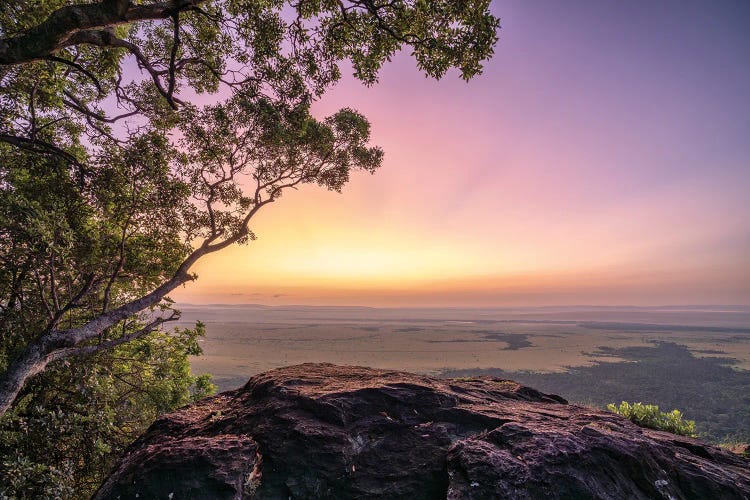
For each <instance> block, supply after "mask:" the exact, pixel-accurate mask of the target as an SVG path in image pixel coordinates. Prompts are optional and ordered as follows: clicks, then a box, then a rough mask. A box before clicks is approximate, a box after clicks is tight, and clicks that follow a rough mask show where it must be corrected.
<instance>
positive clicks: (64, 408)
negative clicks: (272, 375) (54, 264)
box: [0, 324, 214, 498]
mask: <svg viewBox="0 0 750 500" xmlns="http://www.w3.org/2000/svg"><path fill="white" fill-rule="evenodd" d="M203 335H204V330H203V325H201V324H198V326H197V327H196V328H195V329H183V330H178V331H175V332H172V333H170V334H167V333H164V332H159V333H152V334H150V335H148V336H146V337H143V338H140V339H137V340H135V341H133V342H131V343H127V344H123V345H121V346H119V347H117V348H115V349H113V350H111V351H105V352H103V353H100V354H97V355H95V356H91V357H88V358H86V359H83V360H76V361H73V362H72V363H70V364H69V365H68V366H58V367H55V368H53V369H50V370H47V371H46V372H45V373H44V374H43V375H42V376H40V377H37V378H35V379H34V380H33V382H32V383H30V384H28V385H27V386H26V388H24V392H23V394H22V395H21V396H20V398H19V400H18V402H17V404H16V405H15V406H14V408H13V410H12V411H11V412H9V413H7V414H6V415H5V416H4V418H2V419H0V457H3V458H2V459H0V478H2V479H0V497H3V495H5V496H7V497H11V498H14V497H18V498H89V497H90V496H91V494H92V493H93V492H94V491H95V489H96V488H97V487H98V485H99V483H100V482H101V481H102V479H103V478H104V477H105V476H106V474H107V473H108V471H109V470H110V469H111V467H112V466H113V465H114V464H115V463H116V461H117V459H118V457H119V456H120V455H121V454H122V452H123V451H124V449H125V447H127V446H128V445H129V444H130V443H131V442H132V441H133V440H134V439H135V438H136V437H137V436H138V435H140V434H141V433H142V432H143V431H144V430H145V429H146V428H147V427H148V426H149V425H150V424H151V422H152V421H153V420H154V419H155V418H156V417H157V416H158V415H159V414H161V413H164V412H166V411H170V410H173V409H176V408H178V407H180V406H183V405H185V404H187V403H189V402H191V401H194V400H196V399H200V398H202V397H205V396H206V395H209V394H211V393H212V392H213V390H214V387H213V385H212V384H211V382H210V379H209V377H208V376H205V375H203V376H198V377H195V376H192V375H191V374H190V364H189V360H188V356H193V355H199V354H200V352H201V349H200V346H199V344H198V340H199V338H200V337H201V336H203Z"/></svg>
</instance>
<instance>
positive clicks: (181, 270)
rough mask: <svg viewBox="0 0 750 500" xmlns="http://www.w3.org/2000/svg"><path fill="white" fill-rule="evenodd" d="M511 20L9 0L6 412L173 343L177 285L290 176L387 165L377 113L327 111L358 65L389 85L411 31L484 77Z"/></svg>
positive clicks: (269, 0)
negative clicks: (390, 67) (141, 348)
mask: <svg viewBox="0 0 750 500" xmlns="http://www.w3.org/2000/svg"><path fill="white" fill-rule="evenodd" d="M498 25H499V21H498V19H497V18H496V17H495V16H493V15H492V14H491V12H490V11H489V0H461V1H449V0H430V1H428V0H400V1H399V0H397V1H381V0H362V1H356V0H355V1H351V0H350V1H343V0H299V1H292V2H286V1H281V0H161V1H160V0H101V1H98V2H97V1H95V2H87V1H74V0H45V1H40V0H18V1H16V2H4V3H2V4H0V263H1V264H2V265H1V266H0V415H2V414H3V413H5V412H6V411H7V410H8V409H9V408H11V407H12V406H13V405H15V410H18V411H21V412H26V413H25V415H26V417H29V415H31V413H29V412H28V411H27V410H28V409H29V408H31V407H30V406H29V403H28V401H30V400H35V401H36V400H44V401H47V402H49V401H51V400H52V399H54V398H53V396H52V394H54V390H52V389H50V391H48V392H45V391H43V390H37V391H35V390H33V388H32V389H24V387H26V386H27V384H29V383H30V382H29V381H30V380H31V378H32V377H33V376H34V375H37V374H39V373H41V372H45V371H47V373H45V374H44V375H42V376H41V377H42V379H44V380H47V381H49V385H50V387H52V386H56V385H55V383H53V382H52V381H53V380H58V381H59V380H69V381H70V380H71V379H70V378H69V377H70V376H71V375H70V374H77V375H76V376H80V378H79V380H81V381H82V384H83V385H80V386H79V387H80V388H79V390H78V393H79V396H80V397H83V396H81V394H84V393H86V391H87V390H88V389H85V390H84V386H86V387H89V386H91V385H93V386H96V385H97V384H98V383H99V382H94V379H92V378H91V373H92V372H96V373H98V374H99V375H97V376H96V377H94V378H95V379H96V380H100V379H101V376H104V375H102V374H104V373H111V371H112V370H111V367H112V361H111V356H112V354H111V353H116V352H122V350H123V349H124V350H127V349H130V347H128V345H130V344H131V343H133V342H136V344H133V345H143V344H144V343H146V344H148V345H151V346H153V348H154V349H158V348H159V347H158V346H159V345H160V344H159V341H158V339H160V338H162V337H161V336H162V335H165V333H164V332H165V331H166V330H165V329H164V324H165V323H166V322H168V321H172V320H175V319H177V318H179V312H178V311H177V310H175V308H174V307H173V304H172V302H171V301H170V300H169V299H168V294H169V293H170V292H171V291H173V290H174V289H175V288H177V287H179V286H181V285H183V284H185V283H187V282H189V281H191V280H193V279H195V275H194V274H192V273H191V271H190V269H191V267H192V266H193V264H194V263H195V262H196V261H197V260H199V259H200V258H201V257H203V256H204V255H206V254H209V253H212V252H215V251H219V250H221V249H223V248H226V247H228V246H230V245H233V244H241V243H245V242H248V241H250V240H252V239H254V238H255V235H254V233H253V232H252V229H251V226H250V224H251V220H252V218H253V217H254V216H255V214H256V213H258V211H259V210H260V209H261V208H263V207H264V206H266V205H268V204H271V203H273V202H275V201H277V200H278V199H279V198H280V197H281V196H282V194H283V193H284V192H285V191H286V190H288V189H290V188H295V187H297V186H300V185H303V184H317V185H319V186H321V187H323V188H326V189H329V190H333V191H340V190H341V189H342V188H343V187H344V185H345V184H346V182H347V181H348V180H349V177H350V175H351V173H352V172H354V171H365V172H371V173H372V172H374V171H375V170H376V169H377V168H378V167H379V166H380V164H381V162H382V158H383V151H382V150H381V149H379V148H378V147H375V146H372V145H371V144H370V125H369V122H368V121H367V119H366V118H365V117H364V116H363V115H361V114H359V113H358V112H356V111H355V110H352V109H349V108H344V109H341V110H340V111H338V112H336V113H334V114H333V115H331V116H329V117H326V118H322V119H319V118H316V117H315V116H313V115H312V114H311V111H310V106H311V104H312V103H313V102H314V101H315V100H316V99H318V98H320V97H321V96H322V95H323V94H324V93H325V91H326V90H327V89H329V88H330V87H331V86H332V85H334V84H335V83H336V82H337V81H338V80H339V79H340V78H341V76H342V71H343V69H342V68H351V71H352V72H353V74H354V76H355V77H356V78H357V79H359V80H361V81H362V82H363V83H364V84H368V85H369V84H374V83H375V82H376V81H377V76H378V72H379V70H380V68H381V67H382V65H383V64H384V63H386V62H387V61H388V60H390V59H391V58H392V57H393V56H394V55H395V54H396V53H397V52H398V51H399V50H403V49H406V50H408V51H410V53H411V54H412V56H413V57H414V59H415V61H416V65H417V67H418V68H419V69H420V70H421V71H423V72H424V73H425V74H426V75H427V76H431V77H435V78H441V77H443V76H444V75H445V74H446V73H447V72H448V71H449V70H450V69H452V68H455V69H456V71H457V72H458V73H459V74H460V76H461V77H462V78H464V79H467V80H468V79H470V78H471V77H473V76H475V75H477V74H479V73H480V72H481V69H482V62H483V61H484V60H486V59H487V58H489V57H490V56H491V55H492V52H493V47H494V45H495V43H496V40H497V35H496V31H497V28H498ZM206 102H208V103H209V104H201V103H206ZM189 331H192V330H181V331H178V333H175V334H172V335H173V336H175V335H176V336H177V337H179V335H188V333H187V332H189ZM180 332H181V333H180ZM189 344H190V343H189V342H188V343H187V344H183V347H182V348H181V350H176V351H174V350H173V351H172V353H173V355H172V357H171V358H170V359H171V360H172V362H173V366H176V367H180V366H184V363H185V362H184V360H183V358H184V356H186V355H187V354H185V353H189V352H192V351H191V349H192V347H189ZM190 345H192V344H190ZM108 353H109V354H108ZM141 359H145V358H141ZM61 361H64V363H60V362H61ZM54 362H57V363H54ZM51 363H54V364H51ZM66 366H69V368H68V371H67V372H66ZM85 366H90V367H98V368H96V369H93V368H92V370H89V371H86V370H85V369H84V367H85ZM108 370H109V371H108ZM123 370H124V368H123V369H122V370H120V372H121V373H123ZM178 371H179V370H178ZM66 373H67V375H66ZM84 373H85V374H84ZM82 374H84V375H82ZM45 377H46V378H45ZM66 377H68V378H66ZM39 380H41V379H39ZM184 380H185V381H186V382H185V383H184V384H183V385H181V386H180V387H182V392H181V394H183V395H184V394H185V393H184V391H185V390H188V389H187V388H188V387H189V386H190V385H191V384H194V383H195V381H194V380H191V379H184ZM136 385H138V384H136ZM140 385H141V386H142V385H143V384H140ZM24 391H26V392H24ZM29 391H30V392H29ZM114 392H117V391H114ZM178 392H179V391H178ZM199 392H200V391H199ZM55 397H57V396H55ZM181 398H182V399H181ZM105 399H106V398H105ZM177 399H178V400H184V397H183V396H180V397H178V398H177ZM73 400H76V399H75V398H73V399H72V400H71V401H73ZM84 400H85V401H86V402H85V404H91V400H86V399H85V397H84ZM77 401H83V400H80V399H78V400H77ZM81 404H84V403H81ZM94 406H96V405H94ZM157 406H158V405H157ZM159 408H162V406H159ZM32 413H33V412H32Z"/></svg>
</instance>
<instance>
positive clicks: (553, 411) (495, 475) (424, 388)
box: [95, 364, 750, 500]
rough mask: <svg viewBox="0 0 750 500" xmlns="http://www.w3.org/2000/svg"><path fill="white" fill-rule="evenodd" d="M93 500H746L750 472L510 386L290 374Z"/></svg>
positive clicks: (223, 408)
mask: <svg viewBox="0 0 750 500" xmlns="http://www.w3.org/2000/svg"><path fill="white" fill-rule="evenodd" d="M95 498H98V499H110V498H112V499H116V498H120V499H131V498H149V499H151V498H165V499H169V498H172V499H183V498H206V499H209V498H210V499H239V498H263V499H276V498H278V499H285V500H286V499H289V498H316V499H317V498H408V499H410V500H416V499H421V498H430V499H432V498H436V499H437V498H439V499H445V498H449V499H470V498H471V499H491V498H503V499H505V498H510V499H512V498H524V499H525V498H529V499H532V498H561V499H562V498H567V499H579V498H581V499H583V498H601V499H622V498H631V499H638V498H643V499H647V498H648V499H652V498H664V499H692V498H696V499H697V498H727V499H729V498H737V499H742V498H744V499H748V498H750V461H749V460H748V459H747V458H743V457H740V456H738V455H735V454H733V453H730V452H727V451H724V450H721V449H720V448H717V447H714V446H710V445H707V444H705V443H703V442H701V441H699V440H696V439H692V438H687V437H683V436H676V435H673V434H669V433H666V432H660V431H654V430H649V429H643V428H641V427H638V426H636V425H634V424H633V423H631V422H630V421H629V420H627V419H625V418H623V417H620V416H618V415H615V414H612V413H609V412H606V411H602V410H598V409H593V408H588V407H583V406H577V405H571V404H568V403H567V402H566V401H565V400H564V399H563V398H561V397H559V396H554V395H550V394H543V393H541V392H539V391H536V390H534V389H531V388H528V387H524V386H522V385H520V384H518V383H516V382H513V381H510V380H502V379H493V378H476V379H438V378H430V377H425V376H420V375H415V374H411V373H403V372H397V371H383V370H374V369H369V368H361V367H349V366H335V365H330V364H304V365H298V366H290V367H285V368H281V369H277V370H273V371H269V372H266V373H262V374H260V375H257V376H255V377H253V378H251V379H250V381H249V382H248V383H247V384H246V385H245V386H244V387H242V388H241V389H238V390H235V391H230V392H225V393H222V394H219V395H218V396H215V397H212V398H207V399H205V400H202V401H201V402H199V403H196V404H194V405H191V406H188V407H185V408H182V409H180V410H178V411H176V412H173V413H170V414H167V415H164V416H163V417H161V418H160V419H159V420H157V421H156V422H155V423H154V424H153V425H152V426H151V427H150V428H149V430H148V431H147V432H146V433H145V434H144V435H143V436H141V437H140V438H139V439H138V440H137V441H136V442H135V443H133V445H132V446H131V447H130V448H129V450H128V452H127V453H126V456H125V457H124V458H123V459H122V461H121V462H120V464H119V466H118V467H116V469H115V470H114V471H113V472H112V474H111V475H110V477H109V478H108V479H107V480H106V481H105V483H104V484H103V485H102V486H101V488H100V489H99V491H98V493H97V495H96V497H95Z"/></svg>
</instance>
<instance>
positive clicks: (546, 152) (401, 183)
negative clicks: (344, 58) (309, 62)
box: [175, 0, 750, 306]
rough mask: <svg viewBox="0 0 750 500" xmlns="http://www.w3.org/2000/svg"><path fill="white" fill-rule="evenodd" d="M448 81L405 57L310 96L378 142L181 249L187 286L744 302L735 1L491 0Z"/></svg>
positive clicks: (307, 293) (371, 297)
mask: <svg viewBox="0 0 750 500" xmlns="http://www.w3.org/2000/svg"><path fill="white" fill-rule="evenodd" d="M493 10H494V11H495V13H496V14H497V15H499V16H500V17H501V19H502V29H501V30H500V41H499V44H498V46H497V48H496V54H495V57H494V58H493V59H492V60H491V61H490V62H489V63H488V64H487V67H486V70H485V72H484V74H483V75H482V76H481V77H478V78H477V79H475V80H472V81H471V82H469V83H468V84H467V83H465V82H463V81H461V80H459V79H458V78H457V75H455V74H449V75H448V76H447V77H446V78H444V79H443V80H442V81H439V82H436V81H433V80H429V79H426V78H424V76H422V75H420V74H419V73H418V71H417V70H416V68H415V66H414V64H413V61H412V60H411V58H410V57H408V54H402V55H400V56H399V57H397V58H396V59H395V60H394V61H393V62H392V63H391V64H390V65H388V66H386V67H385V68H384V70H383V72H382V74H381V80H380V82H379V83H378V84H377V85H375V86H374V87H371V88H365V87H363V86H362V85H361V84H359V83H357V82H356V81H354V80H353V79H351V78H346V79H345V80H344V81H343V82H341V83H340V84H339V85H338V86H337V87H336V88H335V89H333V90H332V91H331V92H330V93H329V94H327V95H326V96H325V97H324V98H323V99H322V100H321V102H319V103H317V104H316V108H315V111H316V113H318V114H320V115H321V116H324V115H326V114H328V113H331V112H333V111H334V110H336V109H338V108H339V107H342V106H349V107H353V108H355V109H358V110H359V111H361V112H363V113H364V114H365V115H367V116H368V118H369V119H370V120H371V122H372V124H373V142H374V143H376V144H378V145H381V146H382V147H383V148H384V149H385V151H386V160H385V164H384V166H383V168H382V169H381V170H380V171H379V172H378V173H377V174H376V175H375V176H372V177H371V176H369V175H363V176H357V177H355V178H354V179H353V180H352V182H351V184H350V185H349V186H348V187H347V188H346V189H345V193H344V194H343V195H336V194H333V193H327V192H323V191H320V190H319V189H315V188H308V189H304V190H301V191H300V192H297V193H293V194H291V195H290V196H288V197H285V199H283V200H282V201H281V202H280V203H279V204H278V206H273V207H271V208H270V209H269V210H268V211H267V212H266V213H264V214H261V216H260V217H259V219H258V222H257V225H256V226H255V227H254V230H255V231H256V232H257V233H258V234H259V236H260V240H259V241H257V242H255V243H253V244H252V245H250V246H247V247H241V248H236V249H231V250H229V251H226V252H224V253H222V254H221V255H216V256H213V257H211V258H210V259H209V260H207V261H205V262H203V263H201V264H199V266H198V267H197V269H196V270H197V272H198V274H199V276H200V279H199V280H198V282H196V283H193V284H191V285H190V286H189V287H188V288H186V289H185V290H183V291H181V292H180V293H179V294H176V295H175V298H176V299H178V300H183V301H190V302H228V301H233V302H265V303H311V304H369V305H399V304H400V305H476V306H485V305H518V304H528V305H538V304H582V303H587V304H592V303H597V304H644V305H653V304H679V303H682V304H685V303H705V304H712V303H713V304H717V303H725V304H726V303H735V304H750V217H749V215H750V90H748V89H750V29H748V26H750V2H746V1H702V2H692V1H653V0H651V1H645V0H642V1H627V2H614V1H601V0H599V1H594V0H591V1H583V0H582V1H576V2H565V3H563V2H559V1H535V0H512V1H496V2H494V3H493Z"/></svg>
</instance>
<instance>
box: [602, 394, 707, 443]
mask: <svg viewBox="0 0 750 500" xmlns="http://www.w3.org/2000/svg"><path fill="white" fill-rule="evenodd" d="M607 409H608V410H609V411H611V412H612V413H617V414H618V415H622V416H623V417H626V418H628V419H630V420H631V421H632V422H633V423H635V424H636V425H638V426H641V427H648V428H649V429H656V430H659V431H667V432H671V433H673V434H679V435H681V436H690V437H696V436H697V434H696V432H695V421H693V420H686V419H684V418H683V416H682V412H680V410H672V411H670V412H666V413H665V412H662V411H659V407H658V406H656V405H645V404H643V403H628V402H627V401H623V402H622V403H620V406H617V405H615V404H608V405H607Z"/></svg>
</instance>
